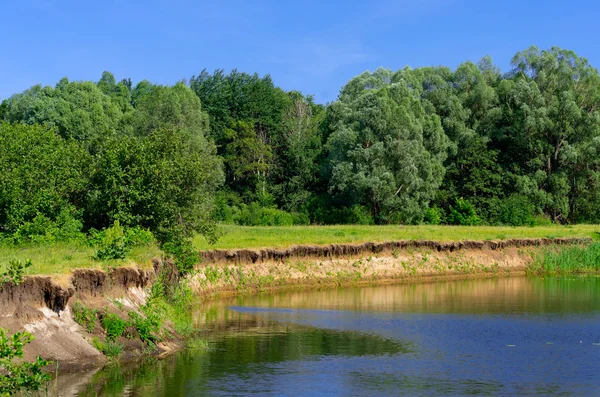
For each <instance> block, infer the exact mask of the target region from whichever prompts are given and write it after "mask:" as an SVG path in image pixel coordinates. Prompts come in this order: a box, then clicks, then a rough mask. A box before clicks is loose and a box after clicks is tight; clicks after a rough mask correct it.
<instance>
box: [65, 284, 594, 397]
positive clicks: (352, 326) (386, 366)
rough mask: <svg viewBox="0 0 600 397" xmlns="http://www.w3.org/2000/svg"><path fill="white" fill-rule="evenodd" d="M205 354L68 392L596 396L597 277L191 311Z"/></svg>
mask: <svg viewBox="0 0 600 397" xmlns="http://www.w3.org/2000/svg"><path fill="white" fill-rule="evenodd" d="M194 314H195V315H194V322H195V326H196V327H197V328H198V329H202V330H204V331H203V333H202V336H203V338H205V339H206V340H207V341H208V342H207V347H206V348H195V349H194V348H192V349H189V350H185V351H183V352H180V353H178V354H174V355H171V356H169V357H166V358H165V359H162V360H156V359H153V360H149V361H147V362H144V363H141V364H138V365H135V366H132V367H128V368H119V367H112V368H108V369H105V370H102V371H100V372H98V373H96V374H95V375H93V376H92V377H91V378H90V379H89V382H88V384H86V385H84V386H82V387H80V388H79V392H78V393H76V394H75V395H79V396H122V395H123V396H170V397H179V396H182V397H183V396H232V395H235V396H397V395H416V396H463V395H506V396H514V395H520V396H523V395H536V396H538V395H539V396H550V395H582V396H590V395H600V374H599V373H598V371H599V368H600V278H598V277H583V276H575V277H556V278H537V277H508V278H498V279H481V280H465V281H448V282H436V283H428V284H413V285H385V286H377V287H361V288H339V289H328V290H322V291H318V290H314V291H300V292H286V293H278V294H270V295H259V296H250V297H237V298H234V299H229V300H221V301H218V302H213V303H202V304H198V306H197V308H196V310H195V312H194Z"/></svg>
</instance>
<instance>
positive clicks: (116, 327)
mask: <svg viewBox="0 0 600 397" xmlns="http://www.w3.org/2000/svg"><path fill="white" fill-rule="evenodd" d="M102 328H104V331H105V332H106V340H107V341H114V340H115V339H117V338H119V337H121V336H123V334H124V333H125V329H127V321H125V320H122V319H121V318H120V317H119V316H117V315H116V314H113V313H107V312H105V313H104V315H103V316H102Z"/></svg>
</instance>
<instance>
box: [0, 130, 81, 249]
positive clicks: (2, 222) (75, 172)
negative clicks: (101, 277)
mask: <svg viewBox="0 0 600 397" xmlns="http://www.w3.org/2000/svg"><path fill="white" fill-rule="evenodd" d="M90 163H91V158H90V156H89V155H88V154H87V152H85V150H83V149H82V148H81V147H80V146H79V145H78V144H77V143H76V142H75V141H74V140H71V139H67V140H65V139H63V138H61V137H60V136H59V135H58V134H57V133H56V132H55V131H54V130H53V129H49V128H47V127H42V126H28V125H25V124H9V123H6V122H2V123H0V230H3V231H6V232H8V233H17V234H18V235H20V237H22V238H31V237H32V236H33V235H44V234H46V233H47V232H48V231H49V230H50V229H51V228H54V229H58V230H57V231H56V233H57V234H60V229H61V228H64V227H68V226H69V225H71V226H72V225H73V221H74V220H75V225H76V226H75V228H76V229H80V228H81V224H80V223H79V225H78V227H77V223H78V222H77V219H79V218H80V211H79V210H80V209H81V208H82V205H83V202H84V199H85V194H86V191H87V189H88V187H89V178H90V174H91V169H90V167H89V165H90Z"/></svg>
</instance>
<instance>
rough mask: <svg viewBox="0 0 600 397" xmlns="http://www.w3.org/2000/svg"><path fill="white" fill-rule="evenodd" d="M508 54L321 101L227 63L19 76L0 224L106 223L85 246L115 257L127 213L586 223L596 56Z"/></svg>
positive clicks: (1, 182)
mask: <svg viewBox="0 0 600 397" xmlns="http://www.w3.org/2000/svg"><path fill="white" fill-rule="evenodd" d="M511 65H512V70H510V71H509V72H508V73H505V74H501V73H500V71H499V69H498V68H497V67H496V66H494V64H493V62H492V60H491V59H490V58H489V57H485V58H483V59H481V60H480V61H479V62H478V63H477V64H475V63H473V62H465V63H462V64H460V65H459V66H458V67H457V68H455V69H450V68H447V67H422V68H416V69H411V68H409V67H405V68H403V69H401V70H397V71H391V70H387V69H383V68H380V69H377V70H375V71H374V72H365V73H362V74H360V75H359V76H356V77H354V78H352V79H351V80H350V81H348V82H347V84H346V85H345V86H344V87H342V89H341V91H340V95H339V97H338V99H337V100H336V101H335V102H333V103H331V104H328V105H327V106H323V105H319V104H315V103H314V100H313V98H312V97H311V96H310V95H304V94H302V93H300V92H297V91H289V92H286V91H284V90H282V89H281V88H279V87H277V86H275V84H274V83H273V81H272V79H271V78H270V76H268V75H266V76H262V77H261V76H259V75H257V74H247V73H242V72H239V71H237V70H233V71H231V72H230V73H229V74H226V73H224V72H223V71H222V70H216V71H215V72H214V73H212V74H211V73H208V72H207V71H202V72H201V73H200V74H199V75H198V76H193V77H192V78H191V79H190V82H189V86H188V85H186V84H185V82H179V83H177V84H175V85H173V86H161V85H156V84H152V83H150V82H148V81H145V80H144V81H142V82H140V83H139V84H137V85H136V86H135V87H132V85H131V80H129V79H124V80H121V81H120V82H117V80H116V79H115V77H114V76H113V75H112V74H111V73H109V72H104V73H103V74H102V77H101V78H100V80H99V81H98V82H91V81H87V82H85V81H84V82H73V81H69V80H68V79H66V78H65V79H62V80H61V81H59V82H58V83H57V84H56V85H55V86H54V87H42V86H40V85H38V86H34V87H32V88H31V89H29V90H26V91H24V92H23V93H20V94H16V95H14V96H12V97H10V98H9V99H7V100H5V101H3V102H2V104H1V105H0V123H1V124H0V234H1V237H0V238H1V239H2V240H3V241H7V242H11V243H13V244H16V245H24V244H26V243H29V242H32V243H46V242H48V243H54V242H57V241H72V240H82V241H83V240H84V236H83V233H88V232H90V231H92V230H101V231H102V230H104V229H106V228H111V227H112V226H113V225H114V223H115V221H119V222H120V225H121V226H123V227H124V234H125V235H124V237H123V236H121V237H119V238H118V239H116V240H114V241H113V243H114V242H115V241H116V242H117V243H118V244H117V243H114V244H113V245H112V246H111V245H110V244H108V246H107V247H104V248H102V249H105V251H102V250H99V251H100V252H99V257H106V258H117V257H118V258H122V257H123V256H124V255H125V251H126V248H127V245H128V244H129V245H130V246H134V245H136V244H145V243H144V242H141V241H139V242H138V241H136V242H133V240H135V239H136V238H137V237H135V238H133V237H132V238H131V239H130V237H129V235H128V233H129V230H134V229H135V228H138V229H136V230H145V231H149V232H151V233H152V235H153V236H154V237H155V238H156V239H157V240H158V241H159V242H160V243H161V244H162V243H166V242H169V241H177V240H178V239H184V238H185V237H190V236H191V235H193V233H195V232H200V233H202V234H204V235H205V236H206V238H207V239H208V240H210V241H211V242H215V241H216V240H217V239H218V237H219V233H218V232H217V228H216V222H223V223H238V224H240V225H292V224H293V225H298V224H307V223H308V222H309V221H310V223H315V224H324V223H325V224H342V223H360V224H371V223H377V224H384V223H389V224H396V223H401V224H418V223H422V222H426V223H430V224H437V223H439V222H444V221H447V222H450V223H455V224H465V223H466V224H477V223H488V224H497V223H504V224H510V225H530V224H538V223H539V222H548V219H549V220H550V221H551V222H557V223H573V222H600V209H599V208H600V156H599V154H600V113H599V111H598V109H599V108H600V106H599V103H600V99H599V98H600V76H599V74H598V71H597V70H596V69H595V68H594V67H592V66H591V65H590V64H589V62H588V61H587V60H586V59H585V58H582V57H579V56H578V55H577V54H575V53H574V52H572V51H569V50H564V49H561V48H556V47H553V48H550V49H548V50H540V49H538V48H537V47H530V48H528V49H526V50H524V51H522V52H519V53H517V54H516V55H515V57H514V58H513V59H512V62H511ZM460 200H465V202H468V203H470V204H469V205H470V206H471V207H472V210H473V212H474V214H475V215H474V216H473V214H470V212H471V209H470V208H463V204H464V203H462V202H460ZM526 203H528V204H526ZM522 204H523V205H522ZM438 208H439V210H438ZM443 213H445V214H448V219H444V217H443V216H442V214H443ZM91 233H92V234H93V232H91ZM100 233H104V232H100ZM140 237H141V239H142V240H143V241H151V240H152V239H153V238H152V237H151V236H150V235H149V234H148V235H146V236H140ZM94 238H95V237H94ZM123 239H124V240H126V242H125V243H123ZM130 240H131V241H130ZM127 241H128V242H127ZM97 242H98V244H99V245H100V242H101V241H100V240H98V241H97ZM184 268H187V266H184Z"/></svg>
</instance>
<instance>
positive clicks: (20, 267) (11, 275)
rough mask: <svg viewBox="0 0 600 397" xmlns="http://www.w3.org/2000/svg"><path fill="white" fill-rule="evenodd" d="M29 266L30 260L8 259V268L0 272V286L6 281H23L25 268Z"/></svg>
mask: <svg viewBox="0 0 600 397" xmlns="http://www.w3.org/2000/svg"><path fill="white" fill-rule="evenodd" d="M31 266H32V263H31V260H27V261H25V263H23V262H21V261H17V260H14V261H9V262H8V269H6V270H4V271H1V272H0V287H2V285H3V284H7V283H13V284H15V285H19V284H21V283H22V282H23V277H24V274H25V269H26V268H28V267H31Z"/></svg>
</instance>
